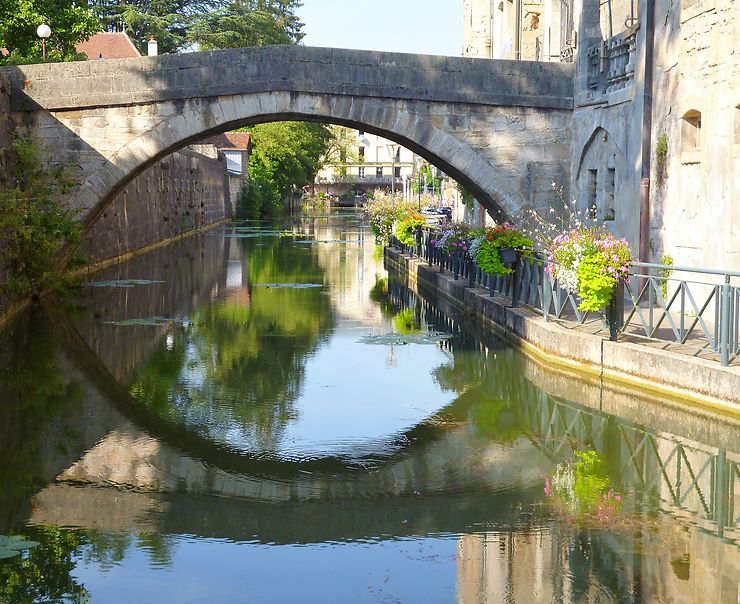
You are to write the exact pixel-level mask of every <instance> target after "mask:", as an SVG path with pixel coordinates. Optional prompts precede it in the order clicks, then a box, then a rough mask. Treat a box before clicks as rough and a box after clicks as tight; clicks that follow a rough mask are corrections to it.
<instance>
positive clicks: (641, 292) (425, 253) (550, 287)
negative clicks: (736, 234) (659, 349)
mask: <svg viewBox="0 0 740 604" xmlns="http://www.w3.org/2000/svg"><path fill="white" fill-rule="evenodd" d="M438 237H439V235H435V234H434V231H432V230H429V229H425V231H424V232H423V234H422V235H420V236H419V241H418V245H416V246H412V247H409V246H404V245H402V244H401V243H400V242H399V241H398V240H397V239H394V240H393V242H392V244H393V245H394V246H395V247H397V248H399V249H401V250H402V251H405V252H409V253H414V254H416V255H417V256H419V257H422V258H424V259H425V260H426V261H427V262H429V263H430V264H432V265H434V266H437V267H439V268H440V270H441V271H449V272H451V273H452V275H453V278H454V279H455V280H458V279H461V278H462V279H467V280H468V285H469V286H470V287H476V286H478V287H484V288H486V289H488V290H489V292H490V294H491V296H493V295H494V294H496V293H498V294H503V295H505V296H507V297H509V298H510V299H511V302H512V306H516V305H517V304H519V303H520V302H521V303H523V304H526V305H527V306H530V307H532V308H535V309H537V310H538V311H539V312H541V313H542V315H543V317H544V319H545V321H547V320H550V319H557V320H563V321H567V322H572V323H575V324H580V325H582V324H584V323H586V322H587V321H595V322H602V320H603V321H605V325H604V326H605V327H606V328H608V329H609V331H610V335H611V338H612V340H616V339H617V336H618V334H623V335H625V336H630V337H634V338H646V339H649V340H659V341H666V342H671V343H673V344H675V345H678V346H680V347H681V348H682V349H688V350H690V351H691V352H692V353H693V354H701V355H703V356H706V357H707V358H710V359H713V360H719V361H720V363H721V364H722V365H723V366H727V365H729V364H730V362H731V361H734V360H736V359H738V358H740V273H736V272H730V271H715V270H711V269H691V268H686V267H678V266H664V265H659V264H646V263H639V262H635V263H632V270H633V273H637V272H639V273H644V274H641V275H639V276H633V278H632V279H631V281H630V282H628V283H626V284H625V285H624V287H623V288H622V286H621V285H619V286H618V287H617V289H616V291H615V294H614V298H613V303H612V304H611V305H610V306H609V307H607V308H606V309H604V315H602V314H601V313H593V312H592V313H588V312H584V311H582V310H580V309H579V308H578V306H579V303H580V300H579V299H578V297H577V295H576V294H575V293H573V292H569V291H567V290H565V289H564V288H562V287H560V285H559V284H558V282H557V280H556V279H554V278H553V277H552V276H551V275H550V274H549V273H548V272H547V271H546V270H545V268H546V266H547V265H548V261H547V259H546V258H544V257H543V256H542V255H540V254H537V253H535V252H528V253H527V256H525V257H521V258H520V259H519V260H518V261H517V262H516V264H515V265H513V268H514V269H515V270H514V272H513V273H512V274H511V275H506V276H503V277H499V276H496V275H492V274H489V273H486V272H484V271H483V270H481V268H480V267H479V266H478V265H477V264H476V263H475V261H474V260H473V259H472V258H470V257H469V256H468V255H467V254H463V253H462V252H457V253H448V252H446V251H444V250H441V249H437V248H436V247H435V246H433V245H432V243H431V241H432V239H434V238H438ZM667 272H675V273H680V274H681V275H684V276H683V277H682V278H678V279H676V278H668V277H666V276H664V275H666V274H667ZM689 274H694V275H698V277H694V278H693V279H689V277H688V275H689ZM711 278H714V279H715V282H714V283H713V282H711V281H710V279H711ZM716 281H719V282H716ZM669 289H670V290H671V291H672V294H671V295H670V296H669V295H667V292H668V290H669ZM664 291H665V293H664Z"/></svg>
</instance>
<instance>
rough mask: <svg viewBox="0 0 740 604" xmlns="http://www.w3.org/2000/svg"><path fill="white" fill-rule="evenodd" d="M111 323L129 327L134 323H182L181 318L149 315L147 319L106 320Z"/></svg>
mask: <svg viewBox="0 0 740 604" xmlns="http://www.w3.org/2000/svg"><path fill="white" fill-rule="evenodd" d="M106 323H107V324H109V325H120V326H123V327H129V326H132V325H144V326H147V327H161V326H163V325H170V324H172V323H182V320H180V319H167V318H165V317H147V318H145V319H123V320H122V321H106Z"/></svg>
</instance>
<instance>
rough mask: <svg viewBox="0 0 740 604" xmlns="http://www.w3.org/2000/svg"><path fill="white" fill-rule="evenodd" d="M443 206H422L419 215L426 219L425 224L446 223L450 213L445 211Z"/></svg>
mask: <svg viewBox="0 0 740 604" xmlns="http://www.w3.org/2000/svg"><path fill="white" fill-rule="evenodd" d="M443 209H444V208H431V207H429V208H424V209H423V210H422V211H421V215H422V216H424V219H425V220H426V221H427V224H444V223H446V222H447V221H448V220H449V219H450V217H451V215H452V213H449V214H448V213H447V212H445V211H443Z"/></svg>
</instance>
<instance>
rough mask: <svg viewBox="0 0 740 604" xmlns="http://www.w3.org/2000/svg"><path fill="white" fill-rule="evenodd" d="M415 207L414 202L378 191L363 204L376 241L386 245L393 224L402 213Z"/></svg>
mask: <svg viewBox="0 0 740 604" xmlns="http://www.w3.org/2000/svg"><path fill="white" fill-rule="evenodd" d="M416 207H417V205H416V203H415V202H412V201H403V200H401V199H396V198H394V197H393V196H391V195H387V194H384V193H378V194H376V195H374V196H373V198H372V199H368V203H367V204H365V210H364V211H365V214H366V215H367V216H368V217H369V219H370V228H371V229H372V231H373V234H374V235H375V239H376V241H378V242H379V243H381V244H383V245H386V244H387V243H388V241H389V240H390V237H391V235H392V234H393V225H394V224H395V223H396V221H397V220H399V219H400V218H401V217H402V216H403V215H405V214H407V213H408V212H411V211H413V210H414V209H415V208H416Z"/></svg>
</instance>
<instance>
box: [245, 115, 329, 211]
mask: <svg viewBox="0 0 740 604" xmlns="http://www.w3.org/2000/svg"><path fill="white" fill-rule="evenodd" d="M249 131H250V134H251V135H252V154H251V155H250V157H249V179H250V183H249V188H248V191H247V194H246V199H245V200H244V204H243V205H242V204H240V206H239V208H238V210H239V211H238V213H237V216H238V217H239V218H254V217H255V215H257V214H259V216H260V217H261V218H268V217H272V216H275V215H276V214H277V213H278V212H279V210H280V203H281V201H282V200H283V199H285V198H286V197H287V196H289V195H291V194H292V192H293V191H294V190H296V189H300V188H301V187H303V186H304V185H306V184H310V183H312V182H313V180H314V177H315V175H316V172H317V171H318V169H319V167H320V166H321V161H322V157H324V156H325V154H326V149H327V147H328V146H329V144H330V141H331V140H332V134H331V130H330V129H329V128H328V127H327V126H324V125H321V124H315V123H308V122H274V123H269V124H260V125H258V126H254V127H252V128H250V129H249ZM255 208H256V210H255Z"/></svg>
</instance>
